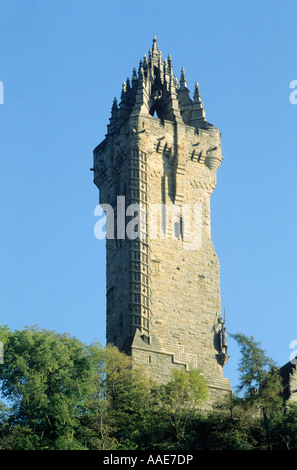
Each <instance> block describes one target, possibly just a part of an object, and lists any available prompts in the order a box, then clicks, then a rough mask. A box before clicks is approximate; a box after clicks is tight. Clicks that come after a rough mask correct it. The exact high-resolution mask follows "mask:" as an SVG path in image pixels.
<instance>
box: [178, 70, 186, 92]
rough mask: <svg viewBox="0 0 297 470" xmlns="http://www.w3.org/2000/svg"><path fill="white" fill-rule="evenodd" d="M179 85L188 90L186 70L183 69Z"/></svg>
mask: <svg viewBox="0 0 297 470" xmlns="http://www.w3.org/2000/svg"><path fill="white" fill-rule="evenodd" d="M179 84H180V87H181V88H187V80H186V74H185V69H184V68H182V69H181V74H180V81H179Z"/></svg>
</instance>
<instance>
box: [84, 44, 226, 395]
mask: <svg viewBox="0 0 297 470" xmlns="http://www.w3.org/2000/svg"><path fill="white" fill-rule="evenodd" d="M221 162H222V157H221V143H220V132H219V131H218V129H216V128H215V127H214V126H213V125H211V124H209V123H208V122H207V120H206V117H205V110H204V107H203V104H202V101H201V96H200V92H199V86H198V83H196V85H195V90H194V93H193V99H192V98H191V97H190V91H189V89H188V87H187V82H186V77H185V71H184V69H182V70H181V75H180V80H179V82H178V80H177V78H176V77H175V75H174V74H173V69H172V61H171V56H170V55H169V56H168V58H167V60H166V59H164V60H163V58H162V53H161V51H160V50H159V48H158V44H157V39H156V38H155V37H154V39H153V46H152V49H150V50H149V54H148V56H146V55H145V56H144V58H143V60H141V61H140V64H139V68H138V71H137V70H136V69H133V74H132V78H131V79H129V78H128V79H127V80H126V82H124V83H123V87H122V93H121V99H120V103H119V104H118V103H117V101H116V99H114V102H113V106H112V111H111V117H110V123H109V124H108V126H107V134H106V137H105V139H104V140H103V141H102V142H101V143H100V144H99V145H98V146H97V147H96V148H95V150H94V166H93V170H94V183H95V184H96V186H97V187H98V188H99V190H100V204H101V206H102V208H103V209H104V211H105V213H106V263H107V273H106V288H107V343H112V344H114V345H115V346H117V347H118V348H119V349H120V350H121V351H125V352H126V353H128V354H130V355H131V356H132V359H133V362H134V363H135V364H141V365H143V366H144V367H145V368H146V370H147V372H148V373H149V374H150V375H151V376H152V378H153V379H155V380H156V381H157V382H164V381H167V380H169V379H170V377H171V372H172V369H173V368H186V370H190V369H192V368H197V369H199V370H200V371H201V372H202V374H203V375H204V376H205V378H206V379H207V382H208V386H209V390H210V395H211V397H213V398H215V397H217V395H218V394H219V395H220V394H221V393H222V391H231V387H230V384H229V380H228V379H226V378H224V377H223V372H222V371H223V366H224V364H225V363H226V361H227V358H228V355H227V348H226V346H225V341H224V334H223V333H224V330H225V329H224V328H223V327H224V320H223V319H222V317H221V305H220V271H219V261H218V258H217V255H216V252H215V250H214V247H213V244H212V241H211V231H210V196H211V194H212V192H213V189H214V188H215V185H216V171H217V169H218V168H219V166H220V165H221Z"/></svg>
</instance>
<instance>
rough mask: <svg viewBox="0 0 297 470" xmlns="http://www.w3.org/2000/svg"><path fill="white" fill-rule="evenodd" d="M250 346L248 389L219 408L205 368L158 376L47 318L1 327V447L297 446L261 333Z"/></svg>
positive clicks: (243, 378) (246, 347)
mask: <svg viewBox="0 0 297 470" xmlns="http://www.w3.org/2000/svg"><path fill="white" fill-rule="evenodd" d="M235 339H236V340H237V341H238V344H239V346H240V349H241V355H242V357H241V362H240V364H239V372H240V374H241V375H240V390H241V391H243V392H244V396H243V397H239V396H236V395H229V394H228V395H226V396H225V398H224V399H223V400H222V401H221V402H220V403H217V404H216V405H215V406H214V407H213V408H212V410H211V411H210V410H209V411H206V408H205V406H204V404H205V402H206V401H207V398H208V390H207V385H206V382H205V379H204V378H203V376H202V375H201V374H200V373H199V371H198V370H193V371H190V372H186V371H185V370H184V369H176V370H173V374H172V379H171V380H170V381H169V382H168V383H166V384H162V385H157V384H156V383H153V382H152V381H151V380H150V379H149V378H148V377H147V376H146V374H145V371H143V370H141V369H140V368H136V367H133V368H132V365H131V359H130V358H129V357H128V356H126V355H125V354H123V353H120V352H119V351H118V350H117V348H115V347H111V346H107V347H105V348H103V347H102V346H101V345H100V344H97V343H94V344H91V345H85V344H83V343H82V342H80V341H79V340H78V339H76V338H73V337H70V336H69V335H66V334H64V335H60V334H57V333H55V332H51V331H47V330H39V329H38V328H25V329H24V330H23V331H14V332H12V331H10V329H9V328H8V327H7V326H4V327H0V340H1V341H3V343H4V354H5V356H4V364H3V365H1V366H0V390H1V394H2V397H3V400H4V402H3V403H1V402H0V448H1V449H27V450H31V449H32V450H46V449H49V450H54V449H59V450H63V449H65V450H66V449H67V450H76V449H84V450H104V449H105V450H114V449H115V450H117V449H120V450H125V449H127V450H134V449H143V450H148V449H151V450H154V449H158V450H159V449H160V450H162V449H164V450H172V449H199V450H201V449H204V450H215V449H216V450H225V449H226V450H227V449H234V450H235V449H236V450H265V449H267V447H268V448H273V449H277V448H279V449H290V450H291V449H296V448H297V439H296V438H295V429H296V425H297V407H296V405H290V406H289V407H287V408H286V409H284V407H283V401H282V397H281V392H282V386H281V381H280V376H279V374H278V371H277V369H276V366H275V364H274V363H273V361H272V360H271V359H270V358H268V357H267V356H266V355H265V353H264V351H263V350H262V348H261V347H260V345H259V344H258V343H256V342H255V340H254V338H252V337H251V338H247V337H246V336H244V335H242V334H237V335H235Z"/></svg>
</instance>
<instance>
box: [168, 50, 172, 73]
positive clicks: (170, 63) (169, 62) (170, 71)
mask: <svg viewBox="0 0 297 470" xmlns="http://www.w3.org/2000/svg"><path fill="white" fill-rule="evenodd" d="M167 63H168V73H169V75H172V61H171V55H170V54H168V60H167Z"/></svg>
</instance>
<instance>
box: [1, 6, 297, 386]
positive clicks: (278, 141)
mask: <svg viewBox="0 0 297 470" xmlns="http://www.w3.org/2000/svg"><path fill="white" fill-rule="evenodd" d="M296 15H297V3H296V0H283V1H282V2H281V1H274V0H269V1H268V0H257V1H256V0H249V1H245V0H240V1H238V0H210V1H207V2H206V1H200V0H195V1H187V0H185V1H183V2H180V1H176V0H171V1H166V0H165V1H155V0H151V1H146V0H143V1H141V2H137V1H131V0H126V1H124V2H121V1H115V0H109V1H108V2H103V1H100V0H96V1H95V0H72V1H70V0H50V1H48V0H43V1H40V0H39V1H34V0H27V1H25V0H23V1H21V0H2V1H1V4H0V18H1V28H0V59H1V62H0V81H1V82H2V83H3V85H4V104H1V105H0V165H1V171H0V178H1V184H0V191H1V199H0V200H1V232H0V242H1V245H0V246H1V268H0V276H1V277H0V289H1V292H0V312H1V314H0V323H1V324H7V325H9V326H10V328H11V329H22V328H24V326H26V325H28V326H32V325H34V324H37V325H39V327H40V328H46V329H50V330H56V331H58V332H60V333H64V332H68V333H70V334H71V335H73V336H76V337H78V338H79V339H81V340H82V341H84V342H92V341H95V340H98V341H99V342H101V343H102V344H105V243H104V241H100V240H97V239H96V238H95V236H94V225H95V223H96V220H97V219H96V217H94V209H95V207H96V205H97V204H98V191H97V189H96V187H95V186H94V184H93V182H92V177H93V174H92V172H90V170H89V169H90V168H91V167H92V152H93V149H94V147H95V146H96V145H97V144H98V143H99V142H101V140H102V139H103V138H104V135H105V132H106V125H107V124H108V122H109V117H110V110H111V106H112V101H113V98H114V97H115V96H116V97H117V98H118V99H119V98H120V92H121V84H122V82H123V81H124V80H126V78H127V77H128V76H129V77H131V75H132V70H133V67H136V68H137V67H138V64H139V60H140V59H142V57H143V55H144V54H147V53H148V50H149V48H150V47H151V46H152V39H153V36H154V35H156V36H157V38H158V44H159V48H160V49H161V51H162V53H163V57H166V56H167V54H168V53H171V55H172V61H173V69H174V73H175V75H177V77H178V78H179V74H180V70H181V68H182V67H184V68H185V71H186V77H187V82H188V86H189V88H190V89H191V92H193V91H194V85H195V82H196V81H198V82H199V84H200V91H201V95H202V100H203V102H204V105H205V109H206V117H207V119H208V120H209V122H211V123H212V124H214V125H215V126H216V127H218V128H219V129H220V131H221V132H222V153H223V156H224V163H223V165H222V166H221V168H220V169H219V170H218V174H217V187H216V189H215V191H214V194H213V196H212V199H211V210H212V213H211V215H212V239H213V243H214V246H215V249H216V251H217V253H218V256H219V259H220V264H221V298H222V308H224V307H225V308H226V320H227V322H226V326H227V329H228V331H229V332H231V333H236V332H238V331H240V332H242V333H244V334H246V335H253V336H254V337H255V339H256V340H257V341H260V342H261V343H262V347H263V348H264V349H265V351H266V352H267V354H268V355H269V356H270V357H271V358H273V359H274V360H275V361H276V362H277V364H278V365H283V364H285V363H286V362H288V361H289V358H290V354H291V353H292V349H291V348H290V343H291V342H292V341H294V340H296V339H297V325H296V324H297V315H296V304H297V247H296V240H297V221H296V217H297V197H296V196H297V190H296V176H297V155H296V149H297V145H296V144H297V132H296V130H297V105H293V104H292V103H290V100H289V96H290V93H291V91H292V90H290V88H289V86H290V83H291V82H292V81H293V80H297V66H296V43H297V29H296ZM229 353H230V359H229V362H228V364H227V366H226V367H225V369H224V376H227V377H229V378H230V381H231V384H232V386H233V387H235V386H236V384H237V381H238V373H237V366H238V359H239V353H238V348H237V345H236V344H234V342H233V341H232V339H231V338H229Z"/></svg>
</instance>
